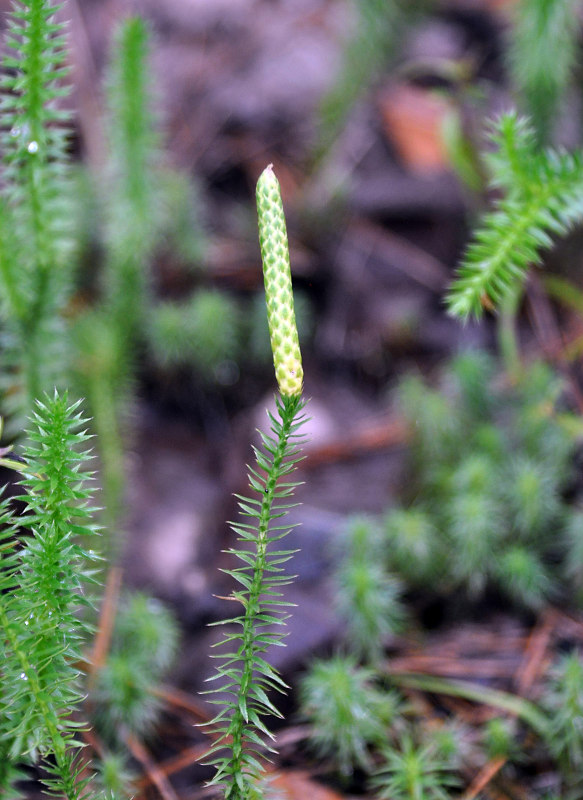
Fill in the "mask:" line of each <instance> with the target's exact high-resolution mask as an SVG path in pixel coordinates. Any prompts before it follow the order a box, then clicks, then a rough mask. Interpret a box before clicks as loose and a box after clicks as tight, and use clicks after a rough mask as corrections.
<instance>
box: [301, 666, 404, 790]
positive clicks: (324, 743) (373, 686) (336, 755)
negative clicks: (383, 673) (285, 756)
mask: <svg viewBox="0 0 583 800" xmlns="http://www.w3.org/2000/svg"><path fill="white" fill-rule="evenodd" d="M375 681H376V673H375V671H374V670H373V669H370V668H369V667H362V666H359V665H358V662H357V660H356V658H355V657H354V656H335V657H334V658H331V659H328V660H325V661H324V660H317V661H314V662H313V664H311V666H310V670H309V672H308V673H307V674H306V675H305V676H304V678H303V679H302V682H301V686H300V705H301V713H302V716H303V717H304V718H305V719H307V720H308V721H309V722H310V723H311V724H312V726H313V727H312V732H311V734H310V744H311V746H312V747H313V749H314V750H315V751H316V752H317V753H318V754H319V755H320V756H322V757H324V758H328V759H331V760H332V762H333V763H334V764H335V766H337V767H338V769H339V770H340V771H341V772H342V773H343V774H344V775H350V774H351V773H352V771H353V770H354V768H355V767H360V768H361V769H365V770H369V769H370V768H371V767H372V761H371V757H370V752H369V750H370V748H371V747H375V746H376V747H379V746H382V745H383V744H384V743H386V741H387V737H388V733H389V729H390V727H391V725H392V724H393V723H394V722H395V720H396V719H397V718H398V716H399V715H400V714H401V713H402V710H403V709H402V701H401V699H400V697H399V696H398V695H397V693H396V692H392V691H386V690H383V689H382V688H381V687H380V686H379V685H377V683H376V682H375Z"/></svg>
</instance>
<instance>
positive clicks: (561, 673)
mask: <svg viewBox="0 0 583 800" xmlns="http://www.w3.org/2000/svg"><path fill="white" fill-rule="evenodd" d="M581 686H583V661H582V660H581V657H580V655H579V654H578V653H575V652H574V653H571V654H569V655H567V656H564V657H563V658H562V659H561V660H560V661H559V662H558V663H557V664H556V665H555V668H554V670H553V673H552V675H551V679H550V681H549V684H548V686H547V687H546V690H545V694H544V696H543V697H542V699H541V704H542V706H543V708H544V710H545V711H546V712H547V714H548V716H549V725H548V732H547V746H548V748H549V750H550V752H551V754H552V755H553V756H554V757H555V759H556V760H557V763H558V765H559V767H560V769H561V771H562V773H563V776H564V780H565V785H566V788H567V789H568V792H567V796H568V797H569V798H574V797H578V796H580V794H581V774H582V772H581V770H582V769H583V730H582V728H581V719H582V718H583V696H582V694H581Z"/></svg>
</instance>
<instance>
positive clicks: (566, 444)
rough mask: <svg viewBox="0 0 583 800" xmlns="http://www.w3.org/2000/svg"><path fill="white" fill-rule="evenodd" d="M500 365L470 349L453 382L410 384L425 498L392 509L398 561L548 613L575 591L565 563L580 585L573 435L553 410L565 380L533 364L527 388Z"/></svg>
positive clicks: (392, 547)
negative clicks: (509, 380)
mask: <svg viewBox="0 0 583 800" xmlns="http://www.w3.org/2000/svg"><path fill="white" fill-rule="evenodd" d="M494 373H495V370H494V364H493V362H492V361H491V360H489V359H488V358H487V357H486V356H485V355H484V354H481V353H476V354H473V353H467V354H465V355H462V356H459V357H458V358H457V359H455V360H454V362H453V363H452V365H451V366H450V368H449V369H448V371H447V373H446V374H445V376H444V380H443V384H444V389H443V390H438V389H429V388H428V387H427V385H426V384H425V383H424V382H423V381H421V380H419V379H415V378H408V379H407V381H406V382H405V384H404V386H403V391H402V394H401V397H402V398H403V399H402V407H403V411H404V413H405V416H406V418H407V419H408V420H409V421H410V423H411V430H412V434H413V441H412V458H411V462H412V477H413V480H412V481H410V492H411V496H412V497H413V498H414V503H413V504H412V505H411V506H410V507H409V508H396V509H393V510H391V511H390V512H389V513H388V514H387V515H386V518H385V523H384V524H385V531H386V537H387V552H388V567H389V569H391V570H393V571H394V572H396V573H397V574H398V575H399V576H401V577H402V578H403V579H405V580H406V581H407V583H408V584H409V585H411V586H425V587H427V586H431V587H432V588H433V589H434V590H436V591H438V592H442V593H447V592H449V591H451V590H452V589H453V588H454V587H456V586H460V587H464V588H465V590H466V591H467V592H468V594H469V595H470V596H472V597H478V596H480V595H481V594H483V592H484V590H485V589H486V588H487V587H488V586H493V585H495V586H496V587H497V588H498V590H499V591H500V592H502V593H503V594H505V595H506V596H508V597H510V599H512V600H513V601H514V602H516V603H517V604H518V605H523V606H525V607H527V608H532V609H538V608H540V607H541V606H542V605H543V604H544V602H545V601H547V600H548V599H549V598H551V597H557V596H560V594H561V592H564V591H565V589H564V581H563V580H562V571H564V570H565V569H566V570H567V573H568V574H569V575H572V577H573V579H574V581H575V583H577V581H578V577H577V576H578V567H577V560H576V559H577V556H578V554H579V553H580V551H581V544H580V537H579V536H578V522H579V513H578V512H577V511H576V510H574V509H573V508H572V507H570V506H568V505H567V504H566V503H565V502H564V500H563V492H564V490H565V487H566V485H567V483H568V480H569V477H570V464H571V456H572V452H573V441H572V438H571V436H570V434H569V433H568V432H567V430H566V429H565V428H563V427H562V426H561V423H560V421H559V419H558V418H556V417H555V415H554V412H553V408H554V405H555V403H556V400H557V397H558V393H559V391H560V383H559V382H558V381H557V379H556V378H555V377H554V376H553V374H552V373H551V372H550V370H549V369H548V368H546V367H544V366H543V365H541V364H534V365H533V366H532V367H531V368H529V370H528V371H526V373H525V374H524V376H523V378H522V380H521V381H520V382H519V383H518V384H517V385H516V386H504V385H503V384H502V383H501V382H500V381H498V382H497V381H496V379H495V378H494ZM497 383H498V384H499V385H497ZM443 409H447V411H448V414H447V418H446V417H445V414H442V413H441V410H443ZM436 410H437V413H436V415H435V416H434V412H436ZM442 420H443V422H444V424H443V425H440V424H439V423H440V422H441V421H442ZM557 534H558V535H557ZM560 558H562V559H564V566H561V565H559V566H558V568H557V560H558V559H560Z"/></svg>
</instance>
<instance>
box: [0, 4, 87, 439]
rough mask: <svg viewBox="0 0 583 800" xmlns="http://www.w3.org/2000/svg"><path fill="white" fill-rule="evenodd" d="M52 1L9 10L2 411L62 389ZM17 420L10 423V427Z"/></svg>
mask: <svg viewBox="0 0 583 800" xmlns="http://www.w3.org/2000/svg"><path fill="white" fill-rule="evenodd" d="M57 9H58V5H57V4H56V3H54V2H52V0H29V1H28V2H17V3H14V5H13V6H12V12H11V14H10V15H9V17H8V30H7V33H6V35H5V45H6V51H7V52H6V54H5V56H4V58H3V60H2V65H1V76H0V97H1V100H0V103H1V105H0V108H1V110H2V130H1V133H0V141H1V144H2V181H1V182H0V186H1V188H0V303H1V309H2V314H3V318H4V324H5V328H4V330H3V337H4V341H3V351H4V355H3V360H4V368H3V370H4V375H3V387H2V388H3V390H4V392H5V394H4V403H5V411H9V412H11V413H15V412H16V413H17V414H20V415H21V419H22V415H23V414H25V415H26V414H27V413H30V412H32V408H33V405H34V402H35V401H36V399H37V398H38V397H40V396H41V394H42V393H43V392H44V391H47V390H50V389H51V387H53V386H55V385H60V386H62V385H63V384H64V382H65V377H66V375H67V368H68V367H67V365H68V359H69V355H70V353H69V348H68V346H67V341H66V338H65V336H64V331H65V320H64V316H65V311H66V307H67V303H68V301H69V299H70V296H71V291H72V275H71V259H70V254H71V241H72V240H71V231H70V230H69V220H70V219H71V214H70V210H69V207H68V198H70V188H71V187H70V183H69V171H68V161H67V157H66V147H67V137H68V135H69V126H68V121H69V115H68V113H67V112H66V111H64V110H63V108H62V105H61V100H62V98H63V97H64V96H65V95H66V94H67V93H68V88H67V87H66V86H65V85H64V84H63V80H64V78H65V77H66V75H67V72H68V70H67V68H66V66H65V63H64V62H65V57H64V50H65V38H64V26H63V24H62V23H61V22H59V21H58V20H57V18H56V16H55V14H56V11H57ZM18 425H19V420H15V426H18Z"/></svg>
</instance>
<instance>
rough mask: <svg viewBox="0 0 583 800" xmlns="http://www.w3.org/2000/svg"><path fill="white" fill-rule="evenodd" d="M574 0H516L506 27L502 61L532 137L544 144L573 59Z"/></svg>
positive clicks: (575, 44)
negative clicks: (506, 43) (531, 127)
mask: <svg viewBox="0 0 583 800" xmlns="http://www.w3.org/2000/svg"><path fill="white" fill-rule="evenodd" d="M577 9H578V3H577V0H520V2H519V3H517V5H516V10H515V17H514V25H513V26H512V29H511V33H510V41H509V48H508V61H509V65H510V70H511V74H512V78H513V83H514V88H515V90H516V96H517V97H518V98H520V99H521V102H523V103H524V108H523V109H522V110H523V111H525V112H526V113H527V114H528V115H529V116H530V117H531V119H532V121H533V125H534V129H535V131H536V135H537V139H538V141H539V142H540V143H541V144H549V143H550V139H551V136H552V133H553V123H555V122H556V120H557V117H558V115H559V112H560V111H561V106H562V105H563V104H564V101H565V96H566V93H567V90H568V89H569V86H570V84H571V81H572V78H573V72H574V68H575V66H576V63H577V50H578V44H579V34H580V27H581V26H580V21H579V19H578V16H577Z"/></svg>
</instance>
